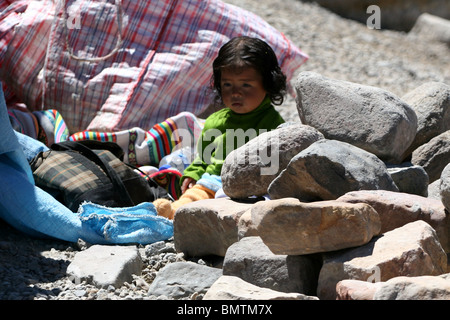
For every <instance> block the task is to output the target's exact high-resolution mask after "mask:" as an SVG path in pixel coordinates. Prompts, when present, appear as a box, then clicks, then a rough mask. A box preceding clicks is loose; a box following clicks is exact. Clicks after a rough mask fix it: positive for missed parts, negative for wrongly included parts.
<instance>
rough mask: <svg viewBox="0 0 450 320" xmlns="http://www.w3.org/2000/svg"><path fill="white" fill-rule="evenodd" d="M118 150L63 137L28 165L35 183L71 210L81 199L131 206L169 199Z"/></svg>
mask: <svg viewBox="0 0 450 320" xmlns="http://www.w3.org/2000/svg"><path fill="white" fill-rule="evenodd" d="M94 145H95V146H94ZM91 147H93V148H91ZM121 152H122V149H121V148H120V147H118V146H117V145H115V144H114V143H109V142H98V141H94V142H92V141H88V142H86V143H80V142H72V141H66V142H62V143H58V144H54V145H52V149H51V150H48V151H45V152H40V153H39V154H38V155H37V156H36V157H35V158H34V159H33V160H32V161H31V163H30V165H31V168H32V171H33V177H34V179H35V183H36V185H37V186H38V187H40V188H42V189H43V190H45V191H47V192H48V193H50V194H52V195H53V196H55V198H56V199H57V200H59V201H60V202H61V203H63V204H64V205H66V206H67V207H68V208H69V209H71V210H72V211H74V212H77V211H78V207H79V205H80V204H81V203H83V202H84V201H89V202H92V203H96V204H100V205H104V206H106V207H132V206H135V205H137V204H139V203H142V202H152V201H153V200H155V199H157V198H162V197H165V198H169V199H170V196H168V193H167V191H166V189H164V188H162V187H161V186H159V185H158V184H157V183H156V182H155V181H154V180H153V179H151V178H149V177H143V176H142V175H140V174H139V173H137V172H136V171H134V170H133V168H131V167H130V166H129V165H127V164H125V163H124V162H123V161H121V160H120V158H119V157H120V156H121Z"/></svg>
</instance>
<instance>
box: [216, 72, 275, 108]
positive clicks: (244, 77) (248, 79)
mask: <svg viewBox="0 0 450 320" xmlns="http://www.w3.org/2000/svg"><path fill="white" fill-rule="evenodd" d="M220 86H221V89H222V101H223V103H224V104H225V106H226V107H228V108H230V109H231V110H233V111H234V112H236V113H248V112H250V111H253V110H255V109H256V108H257V107H258V106H259V105H260V104H261V102H262V101H263V100H264V98H265V96H266V93H267V92H266V90H264V87H263V82H262V76H261V74H260V73H259V72H258V71H256V70H255V69H254V68H251V67H246V68H238V69H236V68H225V69H223V70H222V74H221V82H220Z"/></svg>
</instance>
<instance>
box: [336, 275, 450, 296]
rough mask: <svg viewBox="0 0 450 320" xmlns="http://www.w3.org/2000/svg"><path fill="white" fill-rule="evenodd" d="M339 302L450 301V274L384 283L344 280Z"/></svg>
mask: <svg viewBox="0 0 450 320" xmlns="http://www.w3.org/2000/svg"><path fill="white" fill-rule="evenodd" d="M336 291H337V300H450V274H449V273H447V274H443V275H439V276H419V277H404V276H403V277H395V278H392V279H389V280H387V281H383V282H375V283H372V282H367V281H361V280H342V281H340V282H339V283H338V284H337V285H336Z"/></svg>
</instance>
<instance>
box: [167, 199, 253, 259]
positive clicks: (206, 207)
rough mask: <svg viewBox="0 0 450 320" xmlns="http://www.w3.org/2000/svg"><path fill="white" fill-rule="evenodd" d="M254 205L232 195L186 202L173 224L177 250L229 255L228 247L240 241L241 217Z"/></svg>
mask: <svg viewBox="0 0 450 320" xmlns="http://www.w3.org/2000/svg"><path fill="white" fill-rule="evenodd" d="M251 206H252V203H241V202H237V201H233V200H230V199H228V198H220V199H208V200H200V201H195V202H193V203H189V204H187V205H184V206H183V207H181V208H180V209H178V210H177V212H176V214H175V219H174V223H173V228H174V243H175V248H176V250H177V251H179V252H183V253H184V254H186V255H188V256H197V257H198V256H204V255H217V256H221V257H223V256H225V253H226V251H227V249H228V247H229V246H230V245H232V244H233V243H235V242H236V241H238V240H239V237H238V226H237V224H238V221H239V218H240V216H241V215H242V214H243V213H244V212H245V211H246V210H248V209H249V208H250V207H251Z"/></svg>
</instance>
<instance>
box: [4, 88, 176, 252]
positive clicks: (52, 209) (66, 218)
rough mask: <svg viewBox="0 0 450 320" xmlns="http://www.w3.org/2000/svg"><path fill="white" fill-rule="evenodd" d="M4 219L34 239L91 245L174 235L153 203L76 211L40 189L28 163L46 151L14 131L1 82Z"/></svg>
mask: <svg viewBox="0 0 450 320" xmlns="http://www.w3.org/2000/svg"><path fill="white" fill-rule="evenodd" d="M0 137H1V139H0V218H2V219H3V220H5V221H6V222H7V223H9V224H11V225H12V226H13V227H15V228H16V229H18V230H20V231H22V232H24V233H27V234H29V235H31V236H35V237H47V238H48V237H50V238H56V239H60V240H64V241H70V242H76V241H77V240H78V239H83V240H85V241H87V242H89V243H92V244H95V243H97V244H126V243H140V244H147V243H152V242H156V241H161V240H167V239H169V238H170V237H171V236H173V222H172V221H171V220H168V219H166V218H164V217H160V216H158V215H157V214H156V209H155V207H154V205H153V204H152V203H142V204H140V205H137V206H134V207H129V208H107V207H101V206H97V205H94V204H91V203H84V204H82V205H81V206H80V210H79V212H78V213H74V212H72V211H71V210H69V209H68V208H67V207H65V206H64V205H62V204H61V203H60V202H58V201H57V200H56V199H55V198H53V197H52V196H51V195H50V194H48V193H47V192H45V191H43V190H42V189H40V188H39V187H37V186H36V185H35V183H34V179H33V174H32V172H31V168H30V166H29V163H28V160H29V159H32V158H33V157H34V156H35V155H36V154H37V153H38V152H39V151H42V150H46V148H47V147H46V146H45V145H43V144H42V143H41V142H39V141H37V140H35V139H33V138H31V137H28V136H25V135H22V134H20V133H17V132H15V131H14V130H13V128H12V126H11V123H10V120H9V116H8V112H7V109H6V103H5V100H4V96H3V91H2V89H1V83H0Z"/></svg>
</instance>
